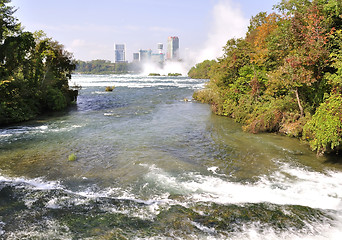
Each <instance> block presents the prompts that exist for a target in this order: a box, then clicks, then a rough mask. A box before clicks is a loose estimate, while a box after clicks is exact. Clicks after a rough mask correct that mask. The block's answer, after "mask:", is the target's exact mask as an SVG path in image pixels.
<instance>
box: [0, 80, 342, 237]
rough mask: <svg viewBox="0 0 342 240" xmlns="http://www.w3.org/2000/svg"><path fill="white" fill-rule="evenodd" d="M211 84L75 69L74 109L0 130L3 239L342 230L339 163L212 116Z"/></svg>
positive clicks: (275, 234)
mask: <svg viewBox="0 0 342 240" xmlns="http://www.w3.org/2000/svg"><path fill="white" fill-rule="evenodd" d="M204 83H205V80H193V79H188V78H186V77H143V76H136V75H125V76H120V75H104V76H96V75H75V76H73V79H72V81H71V83H70V85H73V84H77V85H81V86H82V90H80V94H79V98H78V102H77V105H76V106H74V107H72V108H71V109H70V110H68V111H67V112H64V113H59V114H55V115H50V116H44V117H41V118H40V119H39V120H37V121H32V122H28V123H23V124H20V125H16V126H10V127H6V128H1V129H0V236H1V237H2V238H4V239H340V238H341V236H342V233H341V230H340V229H341V225H342V224H341V223H342V222H341V217H342V210H341V209H342V203H341V201H342V172H341V167H340V165H338V164H334V163H332V162H329V161H327V160H328V159H325V158H317V157H316V156H315V154H314V153H312V152H311V151H310V150H309V149H308V147H307V146H306V145H303V144H301V143H300V142H299V141H298V140H296V139H291V138H287V137H282V136H278V135H274V134H259V135H253V134H249V133H244V132H242V131H241V126H240V125H239V124H236V123H234V122H233V121H232V120H230V119H227V118H223V117H218V116H215V115H213V114H212V113H211V110H210V107H209V106H207V105H205V104H200V103H196V102H193V101H191V96H192V94H193V92H194V91H195V90H196V89H200V88H202V87H203V86H204ZM106 86H115V87H116V88H115V89H114V91H113V92H106V91H105V87H106ZM70 154H75V155H76V157H77V159H76V161H69V160H68V156H69V155H70Z"/></svg>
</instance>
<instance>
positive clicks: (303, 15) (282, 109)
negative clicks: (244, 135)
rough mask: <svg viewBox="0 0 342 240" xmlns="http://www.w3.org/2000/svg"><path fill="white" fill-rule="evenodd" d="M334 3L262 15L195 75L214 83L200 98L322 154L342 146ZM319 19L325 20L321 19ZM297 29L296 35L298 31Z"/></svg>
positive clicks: (246, 124) (339, 42) (341, 47)
mask: <svg viewBox="0 0 342 240" xmlns="http://www.w3.org/2000/svg"><path fill="white" fill-rule="evenodd" d="M334 4H335V3H333V2H329V3H318V2H317V1H313V2H308V3H307V4H305V5H304V4H299V3H298V4H297V3H296V2H293V3H291V4H286V3H285V2H283V3H280V4H279V5H277V6H276V8H275V9H276V10H277V11H278V12H274V13H271V14H267V13H265V12H261V13H259V14H258V15H256V16H255V17H253V18H252V19H251V21H250V26H249V28H248V32H247V33H246V36H245V37H244V38H240V39H230V40H228V42H227V44H226V46H225V47H224V54H223V56H222V57H221V58H219V59H218V61H205V62H203V63H200V64H197V65H196V66H195V67H194V68H193V69H191V74H190V72H189V76H195V77H200V76H203V77H206V78H210V81H209V83H208V84H207V86H206V88H205V89H204V90H201V91H199V92H196V93H195V94H194V98H195V99H196V100H198V101H200V102H206V103H209V104H211V106H212V109H213V111H214V112H215V113H216V114H218V115H222V116H227V117H231V118H233V119H234V120H235V121H236V122H239V123H241V124H243V129H244V130H245V131H248V132H252V133H258V132H278V133H282V134H285V135H288V136H291V137H296V138H299V139H301V140H303V141H306V142H308V143H309V144H310V147H311V148H312V150H313V151H316V152H317V154H318V155H323V154H326V153H337V152H338V151H339V150H340V149H341V146H342V115H341V112H342V107H341V106H342V81H341V79H342V57H341V56H342V27H341V26H342V25H341V24H340V22H341V21H342V18H341V16H342V8H341V7H340V8H336V9H338V11H337V12H336V11H335V10H334V9H335V8H332V6H335V5H336V6H339V5H338V4H337V2H336V4H335V5H334ZM316 19H319V21H318V20H316ZM294 29H295V30H294Z"/></svg>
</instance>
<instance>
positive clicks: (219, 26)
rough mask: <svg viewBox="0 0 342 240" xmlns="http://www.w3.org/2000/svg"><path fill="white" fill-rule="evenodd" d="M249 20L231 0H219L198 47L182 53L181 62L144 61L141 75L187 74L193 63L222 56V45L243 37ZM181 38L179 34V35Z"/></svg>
mask: <svg viewBox="0 0 342 240" xmlns="http://www.w3.org/2000/svg"><path fill="white" fill-rule="evenodd" d="M248 23H249V20H248V19H246V18H245V17H244V16H243V13H242V11H241V9H240V6H239V5H238V4H236V3H234V1H232V0H219V1H218V2H217V4H216V5H214V7H213V9H212V10H211V20H210V24H209V25H210V28H209V30H208V33H207V39H206V41H205V42H203V44H202V47H201V48H200V49H189V50H188V51H187V52H186V54H185V53H183V57H182V60H183V61H181V62H172V61H170V62H165V63H164V65H163V66H162V67H161V66H160V64H155V63H151V62H150V63H146V64H144V65H143V75H148V74H149V73H159V74H161V75H167V74H168V73H181V74H182V75H187V73H188V71H189V70H190V68H191V67H193V66H194V65H195V64H197V63H200V62H202V61H204V60H207V59H209V60H212V59H216V58H219V57H221V56H222V54H223V47H224V46H225V45H226V43H227V41H228V40H229V39H231V38H239V37H243V36H244V35H245V33H246V30H247V26H248ZM180 39H181V36H180Z"/></svg>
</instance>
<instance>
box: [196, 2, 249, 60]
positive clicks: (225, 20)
mask: <svg viewBox="0 0 342 240" xmlns="http://www.w3.org/2000/svg"><path fill="white" fill-rule="evenodd" d="M211 15H212V21H211V27H210V30H209V32H208V36H207V40H206V42H205V43H204V47H203V48H202V50H200V51H199V52H197V53H194V54H195V56H196V57H195V59H196V63H198V62H202V61H204V60H207V59H209V60H212V59H216V58H218V57H221V56H222V54H223V47H224V46H225V45H226V43H227V41H228V40H229V39H231V38H239V37H243V36H244V35H245V33H246V30H247V26H248V23H249V20H248V19H246V18H244V17H243V13H242V11H241V9H240V8H239V6H238V5H237V4H236V3H234V2H233V1H232V0H220V1H218V3H217V4H216V5H215V6H214V8H213V9H212V13H211Z"/></svg>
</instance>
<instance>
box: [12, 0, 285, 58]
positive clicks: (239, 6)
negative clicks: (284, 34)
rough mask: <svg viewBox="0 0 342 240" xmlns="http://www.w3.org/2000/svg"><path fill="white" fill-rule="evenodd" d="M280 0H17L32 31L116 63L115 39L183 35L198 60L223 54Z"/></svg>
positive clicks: (142, 41) (130, 45)
mask: <svg viewBox="0 0 342 240" xmlns="http://www.w3.org/2000/svg"><path fill="white" fill-rule="evenodd" d="M278 2H279V0H261V1H259V0H96V1H94V0H92V1H89V0H12V3H11V5H13V6H15V7H16V8H18V10H17V12H16V13H15V16H16V17H17V18H18V19H19V21H20V22H21V23H22V25H23V26H24V27H25V30H27V31H37V30H43V31H44V32H45V33H46V34H47V36H48V37H51V38H53V39H54V40H57V41H58V42H60V43H61V44H63V45H64V46H65V48H66V49H67V50H68V51H70V52H72V53H73V54H74V57H75V58H76V59H79V60H84V61H90V60H95V59H105V60H110V61H112V62H113V61H114V43H120V44H121V43H124V44H126V55H127V56H126V58H127V60H129V61H131V60H132V58H133V53H134V52H138V51H139V49H152V50H153V51H154V52H157V43H164V52H166V43H167V38H168V37H169V36H178V37H179V41H180V56H181V58H194V59H195V58H196V62H199V61H203V60H205V59H215V58H217V57H220V56H221V55H222V47H223V46H224V45H225V43H226V42H227V40H228V39H230V38H233V37H243V36H244V35H245V33H246V30H247V26H248V24H249V19H250V18H251V17H252V16H255V15H256V14H258V13H259V12H261V11H267V12H271V11H272V7H273V5H275V4H277V3H278Z"/></svg>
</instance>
